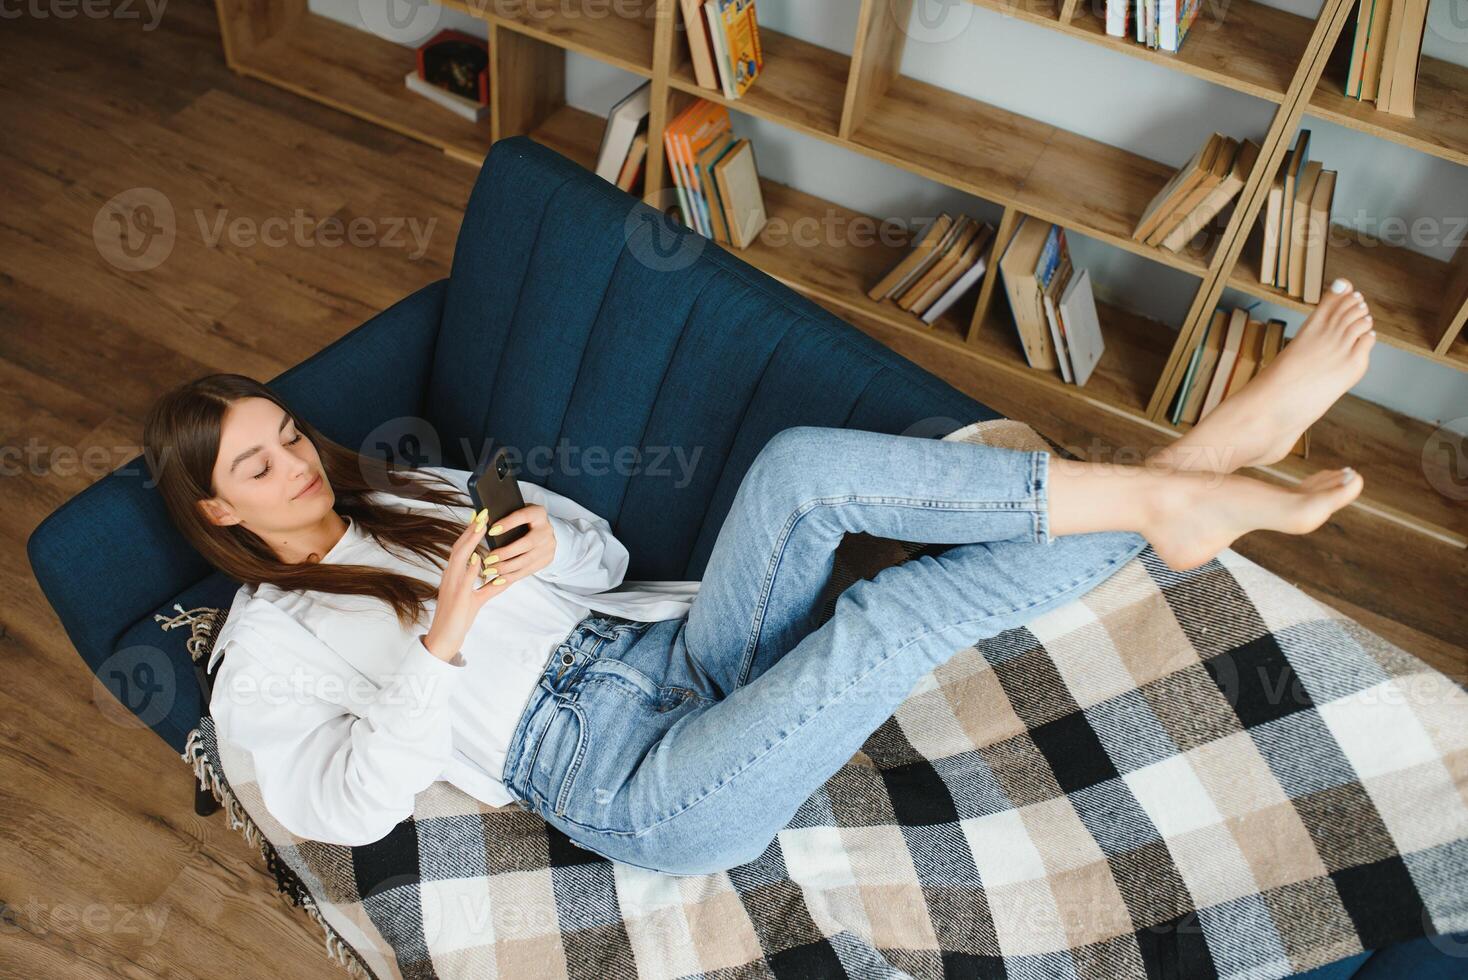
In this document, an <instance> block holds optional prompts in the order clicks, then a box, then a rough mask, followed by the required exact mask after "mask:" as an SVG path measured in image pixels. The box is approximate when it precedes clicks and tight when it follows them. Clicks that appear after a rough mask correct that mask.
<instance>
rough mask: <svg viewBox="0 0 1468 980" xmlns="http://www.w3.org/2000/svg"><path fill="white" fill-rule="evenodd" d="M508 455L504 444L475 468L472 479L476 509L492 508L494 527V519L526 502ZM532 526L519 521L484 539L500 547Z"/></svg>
mask: <svg viewBox="0 0 1468 980" xmlns="http://www.w3.org/2000/svg"><path fill="white" fill-rule="evenodd" d="M508 456H509V451H508V450H507V449H505V447H503V446H501V447H500V448H499V449H497V450H495V451H494V453H493V454H492V455H491V456H490V457H489V459H487V460H485V461H484V462H483V463H481V464H480V465H479V466H478V467H477V468H476V469H475V470H474V476H473V477H472V478H471V479H470V480H469V496H470V498H471V499H472V500H473V501H474V509H475V510H476V511H480V510H485V509H488V510H489V526H490V527H494V524H495V521H498V520H499V519H500V518H502V517H504V516H505V515H506V514H509V513H511V512H512V511H517V510H519V509H520V508H521V507H524V506H525V498H524V497H523V496H521V494H520V484H519V483H518V482H516V478H515V472H514V469H513V468H512V467H511V466H510V461H509V459H508ZM529 530H530V528H529V527H527V526H526V525H524V524H520V525H518V526H516V527H512V528H510V529H509V530H508V531H506V532H505V533H504V534H494V535H485V537H484V540H485V541H486V542H488V543H489V546H490V548H499V547H503V546H504V545H507V544H509V543H510V542H511V541H514V540H516V539H518V538H520V537H521V536H523V535H524V534H526V533H527V532H529Z"/></svg>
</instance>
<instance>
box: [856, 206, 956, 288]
mask: <svg viewBox="0 0 1468 980" xmlns="http://www.w3.org/2000/svg"><path fill="white" fill-rule="evenodd" d="M952 225H953V219H952V218H950V217H949V216H948V215H947V214H940V215H938V217H937V218H936V219H935V220H934V221H933V223H932V224H930V225H928V227H927V229H926V230H924V231H923V234H922V237H921V238H919V239H918V242H917V244H916V245H914V246H913V247H912V249H911V250H909V251H908V253H907V254H906V255H904V256H903V257H902V258H901V259H899V260H898V262H897V264H896V265H894V266H893V267H892V268H890V269H888V270H887V274H886V275H884V276H883V277H882V278H881V279H879V280H878V281H877V284H876V285H875V286H873V287H872V288H871V289H868V290H867V296H868V297H870V298H871V299H873V300H877V301H878V302H880V301H881V300H884V299H886V298H887V297H888V296H891V295H892V293H893V292H895V291H896V290H897V289H899V288H905V286H906V284H907V283H910V282H911V281H912V278H913V276H914V275H915V274H916V273H917V272H918V270H919V269H926V268H927V265H926V263H927V262H928V261H930V260H931V259H932V258H933V252H934V250H935V249H937V247H938V245H939V243H940V242H942V240H943V236H944V235H946V234H947V233H948V229H949V228H950V227H952Z"/></svg>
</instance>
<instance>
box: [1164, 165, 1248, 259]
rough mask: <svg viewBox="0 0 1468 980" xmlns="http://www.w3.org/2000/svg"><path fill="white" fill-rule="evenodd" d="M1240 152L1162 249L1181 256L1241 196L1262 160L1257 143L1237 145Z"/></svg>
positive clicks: (1166, 239)
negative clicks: (1220, 213)
mask: <svg viewBox="0 0 1468 980" xmlns="http://www.w3.org/2000/svg"><path fill="white" fill-rule="evenodd" d="M1236 150H1237V152H1235V153H1233V154H1232V157H1231V159H1230V162H1229V168H1228V173H1227V174H1226V175H1225V176H1224V178H1223V179H1222V180H1220V181H1219V182H1218V186H1216V187H1214V188H1213V190H1212V191H1210V192H1209V193H1208V196H1207V197H1205V198H1203V200H1202V201H1200V202H1198V206H1197V207H1195V208H1193V210H1192V211H1191V212H1190V213H1189V214H1188V216H1187V217H1186V218H1184V219H1183V220H1182V221H1180V222H1178V224H1177V226H1176V227H1175V228H1173V230H1172V231H1171V232H1169V233H1168V235H1167V237H1166V238H1164V239H1163V240H1162V247H1163V248H1165V249H1167V250H1168V251H1171V252H1180V251H1182V250H1183V247H1184V246H1186V245H1187V244H1188V243H1189V242H1191V241H1192V240H1193V238H1194V237H1196V236H1197V234H1198V232H1200V231H1202V230H1203V229H1204V228H1205V227H1207V225H1208V223H1209V222H1210V221H1212V220H1213V219H1214V218H1216V217H1218V214H1219V212H1220V211H1222V210H1223V209H1224V208H1225V207H1227V206H1228V203H1229V202H1230V201H1232V200H1233V199H1234V198H1235V197H1237V196H1238V195H1239V191H1241V190H1243V189H1244V183H1245V182H1246V181H1247V180H1248V179H1249V174H1250V172H1252V171H1253V169H1254V164H1255V163H1257V162H1258V160H1259V151H1260V146H1259V144H1258V143H1255V142H1254V141H1253V140H1244V141H1243V142H1242V143H1239V144H1237V146H1236Z"/></svg>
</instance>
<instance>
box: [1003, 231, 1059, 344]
mask: <svg viewBox="0 0 1468 980" xmlns="http://www.w3.org/2000/svg"><path fill="white" fill-rule="evenodd" d="M1049 233H1050V224H1049V223H1048V222H1044V221H1040V220H1039V219H1038V218H1032V217H1030V216H1028V215H1026V216H1025V217H1023V218H1021V219H1020V224H1019V227H1018V228H1016V229H1015V231H1014V236H1013V237H1012V238H1010V240H1009V245H1008V247H1006V248H1005V249H1004V254H1003V255H1002V256H1000V258H999V277H1000V279H1001V280H1002V281H1003V283H1004V294H1005V296H1006V297H1007V298H1008V299H1009V308H1010V310H1011V312H1012V313H1013V315H1014V325H1015V329H1016V330H1017V331H1018V333H1019V339H1020V346H1021V348H1022V349H1023V351H1024V355H1025V363H1027V364H1028V365H1029V366H1030V367H1032V368H1037V369H1042V370H1047V371H1053V370H1055V369H1056V368H1057V367H1059V363H1058V362H1057V361H1056V360H1055V349H1054V346H1053V345H1052V344H1051V343H1050V331H1049V329H1048V328H1047V326H1046V323H1045V311H1044V307H1043V306H1042V305H1041V302H1040V284H1039V282H1038V281H1037V280H1036V279H1035V263H1036V261H1037V260H1038V259H1039V257H1040V252H1041V250H1042V249H1043V248H1044V247H1045V240H1046V238H1047V237H1048V236H1049Z"/></svg>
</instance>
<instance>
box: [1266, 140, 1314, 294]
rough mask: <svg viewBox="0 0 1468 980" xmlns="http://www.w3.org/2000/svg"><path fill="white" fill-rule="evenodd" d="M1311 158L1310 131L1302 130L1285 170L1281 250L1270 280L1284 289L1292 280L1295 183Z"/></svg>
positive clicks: (1281, 217) (1280, 231) (1277, 252)
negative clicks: (1291, 252)
mask: <svg viewBox="0 0 1468 980" xmlns="http://www.w3.org/2000/svg"><path fill="white" fill-rule="evenodd" d="M1309 158H1310V130H1308V129H1302V130H1300V131H1299V133H1297V134H1296V135H1295V145H1294V147H1293V149H1292V150H1291V151H1290V155H1289V157H1288V159H1289V164H1290V165H1289V167H1288V168H1286V170H1285V179H1284V198H1283V200H1282V201H1281V204H1280V217H1279V248H1278V250H1277V251H1276V253H1275V256H1276V258H1275V268H1274V277H1273V278H1272V279H1271V280H1270V282H1271V283H1273V284H1274V285H1275V286H1278V287H1279V288H1281V289H1283V288H1285V284H1286V283H1288V282H1289V278H1290V229H1291V228H1293V227H1294V207H1295V181H1296V180H1297V179H1299V176H1300V171H1301V170H1304V169H1305V163H1306V162H1307V161H1308V160H1309Z"/></svg>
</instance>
